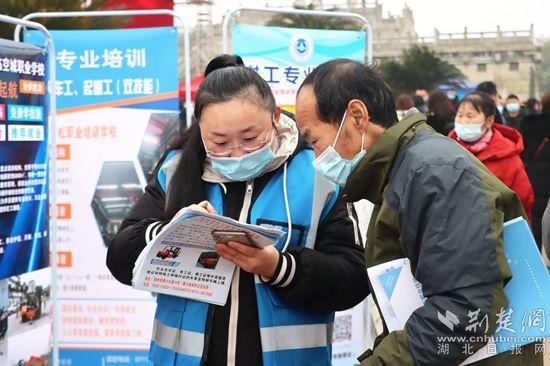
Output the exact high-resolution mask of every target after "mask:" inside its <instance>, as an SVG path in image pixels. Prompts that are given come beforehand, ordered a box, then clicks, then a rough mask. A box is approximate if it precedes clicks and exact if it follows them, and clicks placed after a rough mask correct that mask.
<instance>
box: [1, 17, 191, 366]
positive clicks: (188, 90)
mask: <svg viewBox="0 0 550 366" xmlns="http://www.w3.org/2000/svg"><path fill="white" fill-rule="evenodd" d="M136 15H139V16H146V15H151V16H153V15H169V16H172V17H173V18H175V19H177V20H178V21H179V23H180V26H182V27H183V34H184V40H183V44H184V49H183V52H184V70H185V76H184V77H185V85H186V94H185V107H186V109H187V113H186V126H187V127H189V126H191V115H192V105H191V86H190V84H191V71H190V70H191V69H190V60H189V29H188V25H187V23H186V22H184V21H183V19H182V18H181V17H180V16H179V15H177V14H176V13H175V12H173V11H172V10H170V9H154V10H123V11H77V12H37V13H31V14H27V15H26V16H25V17H23V19H22V20H21V21H20V22H13V24H16V25H17V26H16V29H15V32H14V40H15V41H16V42H20V34H21V30H22V28H26V27H29V28H37V29H40V30H43V32H44V31H45V32H47V30H46V29H45V27H44V26H43V25H42V24H40V23H35V22H32V21H30V20H31V19H36V18H72V17H104V16H118V17H122V16H136ZM0 20H2V18H0ZM35 24H36V26H35ZM47 39H48V40H49V43H51V44H52V46H51V51H50V60H51V61H50V69H52V70H54V69H55V65H56V58H55V51H54V50H53V43H52V41H51V35H50V34H49V33H47ZM51 75H52V76H54V72H53V71H52V73H51ZM51 81H53V82H52V83H50V85H51V86H52V89H51V90H52V92H51V93H50V96H51V97H52V98H54V97H55V93H54V92H53V90H54V89H53V88H54V86H53V85H55V79H53V78H52V79H51ZM52 106H54V104H53V103H52ZM54 111H55V109H54ZM52 116H55V113H52ZM52 126H53V127H54V128H53V129H52V131H53V132H51V133H52V135H51V136H52V140H51V141H52V151H53V152H54V154H52V155H51V157H52V167H53V168H52V170H51V172H52V173H51V174H52V180H53V181H54V182H56V180H57V166H56V159H57V155H56V154H55V153H56V149H55V146H56V140H55V139H56V135H57V134H56V129H55V124H52ZM52 197H53V201H52V207H55V208H56V211H57V192H56V191H53V194H52ZM51 225H52V229H53V230H52V233H53V234H54V235H52V237H51V240H53V246H52V248H53V249H52V253H55V255H53V256H52V261H53V264H52V291H53V292H52V301H53V305H52V306H53V309H54V310H53V313H54V317H53V326H52V328H53V345H52V348H53V350H52V354H53V360H52V361H53V365H54V366H57V365H59V339H60V337H59V325H60V323H59V314H60V312H59V310H58V307H59V301H58V296H57V288H56V282H57V281H56V280H57V278H56V277H57V264H58V257H57V212H56V214H55V215H53V216H52V223H51ZM54 269H55V270H54Z"/></svg>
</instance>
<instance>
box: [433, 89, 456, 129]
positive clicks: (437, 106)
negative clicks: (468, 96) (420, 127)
mask: <svg viewBox="0 0 550 366" xmlns="http://www.w3.org/2000/svg"><path fill="white" fill-rule="evenodd" d="M428 112H429V114H428V119H427V121H426V122H427V123H428V125H429V126H431V127H432V128H433V129H434V130H436V131H437V132H439V133H440V134H442V135H445V136H447V135H448V134H449V132H451V130H452V129H453V123H454V121H455V110H454V109H453V107H452V105H451V101H450V100H449V98H447V95H446V94H445V93H443V92H442V91H441V90H437V91H434V92H432V93H431V94H430V99H428Z"/></svg>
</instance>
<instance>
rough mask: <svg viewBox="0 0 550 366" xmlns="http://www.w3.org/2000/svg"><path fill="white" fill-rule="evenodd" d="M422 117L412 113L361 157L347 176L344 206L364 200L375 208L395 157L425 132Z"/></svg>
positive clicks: (424, 119)
mask: <svg viewBox="0 0 550 366" xmlns="http://www.w3.org/2000/svg"><path fill="white" fill-rule="evenodd" d="M425 122H426V116H425V115H424V114H423V113H415V114H413V115H412V116H409V117H407V118H405V119H403V120H401V121H400V122H398V123H397V124H395V125H394V126H392V127H390V128H389V129H387V130H386V131H385V132H384V133H382V134H381V135H380V137H379V138H378V140H377V141H376V142H375V143H374V144H373V145H372V146H371V148H370V149H369V150H368V151H367V154H366V155H365V157H364V158H363V159H362V160H361V161H360V162H359V164H358V165H357V167H356V168H355V169H354V170H353V171H352V172H351V174H350V176H349V177H348V180H347V182H346V185H345V187H344V193H343V196H342V198H343V199H344V200H345V201H347V202H355V201H359V200H361V199H367V200H369V201H370V202H372V203H374V204H376V205H379V204H381V203H382V193H383V191H384V187H385V186H386V184H387V182H388V177H389V174H390V171H391V168H392V166H393V162H394V160H395V157H396V156H397V153H398V152H399V151H400V150H401V148H402V147H403V146H405V145H406V144H407V143H408V142H409V140H410V139H411V138H412V137H413V136H414V135H415V133H416V131H417V130H418V129H419V128H429V127H428V126H427V125H426V124H425Z"/></svg>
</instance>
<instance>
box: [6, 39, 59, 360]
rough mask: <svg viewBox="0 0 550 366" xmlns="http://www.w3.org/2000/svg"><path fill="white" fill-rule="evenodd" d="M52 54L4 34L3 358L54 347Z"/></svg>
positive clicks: (45, 355) (34, 355)
mask: <svg viewBox="0 0 550 366" xmlns="http://www.w3.org/2000/svg"><path fill="white" fill-rule="evenodd" d="M47 60H48V54H47V52H46V50H45V49H44V48H43V47H37V46H33V45H27V44H23V43H16V42H12V41H7V40H0V364H1V365H9V366H13V365H18V364H23V363H25V364H26V363H27V362H29V361H31V359H33V360H36V361H38V360H41V361H47V360H48V359H49V353H50V310H51V305H50V298H49V289H50V282H51V281H50V274H51V271H50V269H49V268H48V266H49V262H50V261H49V220H48V217H49V216H48V215H49V205H48V202H49V196H48V189H49V184H48V173H49V167H48V138H49V135H48V128H49V123H48V103H47V101H48V96H47V91H46V78H47V74H48V73H47V70H48V63H47ZM29 343H32V344H33V345H34V346H33V349H32V350H31V349H29V347H28V345H29Z"/></svg>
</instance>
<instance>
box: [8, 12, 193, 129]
mask: <svg viewBox="0 0 550 366" xmlns="http://www.w3.org/2000/svg"><path fill="white" fill-rule="evenodd" d="M134 15H169V16H171V17H173V18H174V19H177V20H178V21H179V22H180V24H181V25H182V26H183V59H184V61H183V62H184V68H185V109H186V114H185V115H186V120H185V122H186V126H187V127H188V128H189V127H190V126H191V115H192V114H193V113H192V110H191V109H192V106H191V65H190V60H189V27H188V25H187V23H186V22H184V21H183V19H182V18H181V17H180V16H179V15H178V14H176V13H175V12H174V11H173V10H170V9H153V10H112V11H69V12H42V13H40V12H39V13H31V14H27V15H25V16H24V17H23V19H24V20H31V19H35V18H76V17H124V16H134ZM21 26H24V25H23V24H21V25H18V26H17V27H16V28H15V33H14V39H15V40H16V41H19V36H20V33H21Z"/></svg>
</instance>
